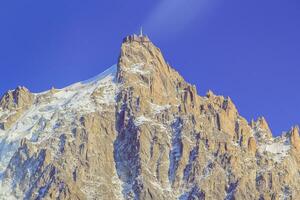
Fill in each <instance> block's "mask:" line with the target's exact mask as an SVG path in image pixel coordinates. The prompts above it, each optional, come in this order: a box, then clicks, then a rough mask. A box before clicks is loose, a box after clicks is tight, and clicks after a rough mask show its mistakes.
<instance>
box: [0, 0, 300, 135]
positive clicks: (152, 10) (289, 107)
mask: <svg viewBox="0 0 300 200" xmlns="http://www.w3.org/2000/svg"><path fill="white" fill-rule="evenodd" d="M140 26H143V27H144V31H145V33H146V34H148V35H149V37H150V38H151V40H152V41H153V42H154V43H155V44H156V45H157V46H158V47H160V48H161V49H162V51H163V52H164V55H165V57H166V59H167V61H168V62H169V63H170V64H171V65H172V66H173V67H174V68H175V69H177V70H178V71H179V72H180V73H181V74H182V75H183V76H184V77H185V78H186V80H187V81H189V82H190V83H193V84H195V85H197V88H198V91H199V93H200V94H201V95H204V94H205V93H206V91H207V90H208V89H212V90H213V91H214V92H215V93H217V94H221V95H225V96H230V97H231V98H232V99H233V101H234V102H235V104H236V105H237V107H238V109H239V111H240V113H241V114H242V115H243V116H245V117H246V118H247V119H248V120H250V119H251V118H257V117H258V116H265V117H266V118H267V120H268V121H269V123H270V126H271V128H272V130H273V132H274V134H276V135H278V134H279V133H280V132H281V131H283V130H288V129H290V127H291V126H292V125H294V124H300V104H299V103H300V93H299V89H300V83H299V74H300V1H299V0H289V1H282V0H264V1H261V0H251V1H241V0H226V1H225V0H144V1H137V0H131V1H124V0H122V1H121V0H118V1H117V0H110V1H99V0H88V1H82V0H81V1H80V0H72V1H61V0H52V1H40V0H27V1H20V0H19V1H18V0H17V1H1V2H0V27H1V31H0V72H1V76H0V77H1V79H0V80H1V81H0V94H1V95H2V94H3V93H4V92H5V91H7V90H8V89H13V88H15V87H17V86H18V85H24V86H26V87H27V88H29V89H30V90H31V91H33V92H40V91H43V90H48V89H49V88H51V86H54V87H57V88H61V87H64V86H67V85H68V84H71V83H74V82H78V81H80V80H85V79H88V78H90V77H92V76H94V75H96V74H98V73H100V72H102V71H104V70H105V69H106V68H108V67H110V66H111V65H112V64H114V63H116V62H117V58H118V55H119V49H120V44H121V41H122V38H123V37H124V36H126V35H128V34H131V33H134V32H138V30H139V27H140Z"/></svg>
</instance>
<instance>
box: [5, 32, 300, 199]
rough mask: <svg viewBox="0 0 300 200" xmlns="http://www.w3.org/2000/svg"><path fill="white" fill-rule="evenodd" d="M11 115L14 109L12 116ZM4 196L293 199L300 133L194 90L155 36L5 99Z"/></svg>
mask: <svg viewBox="0 0 300 200" xmlns="http://www.w3.org/2000/svg"><path fill="white" fill-rule="evenodd" d="M12 116H14V117H12ZM0 125H1V126H0V173H1V174H0V175H1V185H0V198H2V199H104V200H106V199H126V200H127V199H155V200H156V199H179V200H192V199H212V200H216V199H217V200H219V199H224V200H229V199H249V200H250V199H266V200H267V199H270V200H273V199H274V200H275V199H297V197H299V195H300V186H299V185H300V173H299V169H300V157H299V155H300V152H299V151H300V138H299V128H298V127H294V128H293V129H292V130H291V131H289V132H287V133H284V134H283V135H282V136H280V137H277V138H274V137H273V136H272V133H271V131H270V129H269V126H268V124H267V122H266V120H265V119H264V118H259V119H258V120H257V121H252V122H251V123H248V122H247V120H246V119H244V118H243V117H242V116H240V115H239V113H238V110H237V109H236V107H235V105H234V103H233V102H232V100H231V99H230V98H229V97H222V96H217V95H215V94H214V93H213V92H212V91H209V92H208V93H207V95H206V96H204V97H201V96H199V95H198V94H197V90H196V88H195V86H192V85H190V84H189V83H187V82H185V80H184V79H183V78H182V77H181V76H180V74H179V73H178V72H176V71H175V70H174V69H173V68H172V67H170V66H169V65H168V64H167V63H166V61H165V59H164V57H163V55H162V53H161V51H160V50H159V49H158V48H157V47H155V46H154V45H153V44H152V42H151V41H150V40H149V38H147V37H144V36H141V37H139V36H128V37H126V38H125V39H124V41H123V43H122V47H121V53H120V57H119V60H118V63H117V65H115V66H113V67H111V68H109V69H108V70H107V71H105V72H104V73H102V74H100V75H98V76H97V77H95V78H92V79H91V80H88V81H83V82H80V83H76V84H74V85H71V86H69V87H67V88H64V89H52V90H50V91H46V92H44V93H39V94H32V93H30V92H29V91H28V90H27V89H26V88H24V87H22V88H17V89H16V90H15V91H10V92H8V93H7V94H5V95H4V96H3V98H2V99H1V101H0Z"/></svg>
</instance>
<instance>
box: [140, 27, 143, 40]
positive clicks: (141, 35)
mask: <svg viewBox="0 0 300 200" xmlns="http://www.w3.org/2000/svg"><path fill="white" fill-rule="evenodd" d="M140 37H143V27H142V26H141V30H140Z"/></svg>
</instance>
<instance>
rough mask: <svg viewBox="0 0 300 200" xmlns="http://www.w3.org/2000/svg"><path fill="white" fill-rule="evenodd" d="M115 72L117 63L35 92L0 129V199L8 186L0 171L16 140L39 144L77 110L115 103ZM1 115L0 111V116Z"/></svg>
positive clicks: (91, 110) (88, 110) (9, 157)
mask: <svg viewBox="0 0 300 200" xmlns="http://www.w3.org/2000/svg"><path fill="white" fill-rule="evenodd" d="M116 73H117V66H116V65H114V66H112V67H110V68H109V69H107V70H106V71H104V72H103V73H101V74H99V75H97V76H95V77H93V78H91V79H89V80H86V81H81V82H78V83H75V84H72V85H70V86H68V87H65V88H62V89H55V90H49V91H45V92H42V93H35V94H34V95H35V103H34V104H33V105H32V106H31V107H30V108H29V109H28V110H27V111H26V112H25V113H23V115H22V116H21V117H20V118H19V119H18V120H17V122H16V123H15V124H13V125H12V126H11V128H9V129H8V130H1V129H0V199H1V198H2V196H1V195H2V193H3V191H4V192H5V191H8V189H9V188H7V187H4V186H5V185H4V184H2V183H1V174H3V172H4V171H5V169H6V167H7V165H8V163H9V161H10V159H11V158H12V156H13V154H14V153H15V152H16V151H17V149H18V147H19V144H20V141H21V140H22V139H23V138H26V139H28V140H30V141H31V142H36V143H40V142H42V141H45V140H47V139H49V138H51V137H52V136H53V135H55V134H59V132H58V131H57V129H59V128H61V127H62V126H63V125H64V124H71V123H72V121H73V120H74V119H75V118H76V117H78V116H76V115H78V113H80V114H85V113H90V112H96V111H99V110H101V109H104V107H103V108H102V107H101V105H106V106H105V107H107V105H115V95H116V92H117V84H116V82H115V77H116ZM94 93H96V95H93V94H94ZM3 114H5V113H4V112H2V111H0V116H1V115H3ZM1 192H2V193H1ZM6 199H8V197H7V198H6Z"/></svg>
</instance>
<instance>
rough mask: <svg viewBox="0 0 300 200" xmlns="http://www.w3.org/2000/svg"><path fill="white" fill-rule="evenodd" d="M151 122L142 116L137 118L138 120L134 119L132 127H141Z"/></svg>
mask: <svg viewBox="0 0 300 200" xmlns="http://www.w3.org/2000/svg"><path fill="white" fill-rule="evenodd" d="M151 121H152V120H151V119H149V118H147V117H145V116H144V115H141V116H139V117H138V118H136V119H135V121H134V125H135V126H140V125H142V124H144V123H146V122H151Z"/></svg>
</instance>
